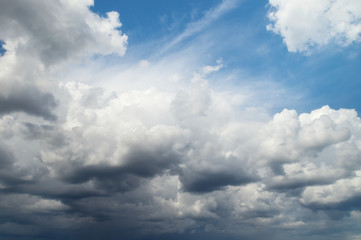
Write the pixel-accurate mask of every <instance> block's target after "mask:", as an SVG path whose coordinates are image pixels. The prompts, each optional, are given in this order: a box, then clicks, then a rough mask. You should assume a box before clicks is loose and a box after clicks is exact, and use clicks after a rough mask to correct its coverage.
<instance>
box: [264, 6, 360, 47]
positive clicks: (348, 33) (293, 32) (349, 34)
mask: <svg viewBox="0 0 361 240" xmlns="http://www.w3.org/2000/svg"><path fill="white" fill-rule="evenodd" d="M269 4H270V6H271V7H272V8H271V10H270V12H269V15H268V17H269V19H270V21H271V24H269V25H268V26H267V29H268V30H271V31H274V32H275V33H277V34H279V35H281V36H282V37H283V41H284V42H285V44H286V45H287V48H288V50H289V51H291V52H308V51H310V50H311V49H313V48H314V47H319V46H323V45H326V44H328V43H330V42H335V43H337V44H340V45H342V46H347V45H349V44H351V43H353V42H359V41H360V40H361V23H360V20H361V3H360V1H358V0H320V1H312V0H307V1H297V0H270V1H269Z"/></svg>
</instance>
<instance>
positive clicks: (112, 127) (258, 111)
mask: <svg viewBox="0 0 361 240" xmlns="http://www.w3.org/2000/svg"><path fill="white" fill-rule="evenodd" d="M230 3H232V1H225V2H224V4H226V6H228V7H230V6H231V5H228V4H230ZM2 4H3V5H4V7H5V8H7V11H5V10H3V8H0V9H1V10H0V11H4V14H0V20H1V21H2V23H1V24H3V25H2V26H7V25H8V24H10V23H11V24H14V28H7V27H5V28H4V29H5V30H4V31H3V32H2V33H1V34H2V35H1V38H3V39H4V42H5V49H6V50H7V51H6V52H5V53H4V55H3V56H1V57H0V61H1V62H0V63H1V66H3V67H4V69H5V70H4V71H2V72H1V73H0V74H2V75H1V84H2V86H4V87H3V88H0V89H1V90H0V111H1V118H0V192H1V194H0V208H1V209H2V211H1V212H0V235H3V236H6V237H9V239H11V238H13V239H14V238H19V237H23V236H26V238H27V239H38V238H46V239H57V238H59V236H61V237H63V238H74V236H75V238H79V239H81V238H84V239H99V238H102V237H103V238H104V237H105V238H108V239H119V238H120V237H124V238H127V239H131V238H140V239H141V238H142V237H143V238H145V237H144V236H147V237H148V236H154V238H157V239H158V237H160V238H161V237H162V236H163V237H167V236H170V235H167V234H175V233H176V234H185V235H187V234H188V233H189V234H191V233H202V234H205V233H207V232H211V233H212V234H213V233H220V234H236V235H237V236H238V237H244V238H250V239H252V238H253V239H254V238H257V239H260V238H264V236H268V235H269V233H270V232H272V233H273V234H274V235H275V237H274V238H275V239H282V237H280V238H278V237H279V236H280V235H277V234H278V233H280V232H282V231H284V230H285V229H286V230H287V231H288V232H291V234H289V236H292V237H294V236H295V235H297V236H299V237H296V238H295V239H304V237H305V235H307V236H310V235H313V234H314V233H315V232H316V231H318V232H319V231H321V230H322V229H326V228H327V227H328V228H329V227H335V228H337V227H339V226H340V222H339V218H340V217H341V218H343V224H349V225H348V226H352V225H354V223H355V222H357V223H358V222H360V221H361V217H360V214H359V211H360V204H359V203H358V202H359V201H358V200H359V197H360V192H361V190H360V187H359V186H360V170H361V163H360V160H359V159H360V157H361V119H360V118H359V117H358V116H357V112H356V111H355V110H350V109H338V110H335V109H332V108H330V107H329V106H324V107H322V108H319V109H316V110H314V111H312V112H310V113H301V114H299V113H297V112H296V111H295V110H289V109H284V110H282V111H281V112H279V113H275V114H267V113H265V111H262V108H261V107H259V106H257V105H251V104H250V103H249V102H251V101H252V97H254V96H250V94H249V93H248V92H245V91H242V89H239V88H234V89H222V88H219V87H214V85H213V84H212V81H210V78H211V77H212V74H215V73H216V74H222V67H223V64H222V61H220V60H218V61H215V62H216V63H215V64H214V65H206V64H205V65H203V64H198V65H197V66H193V65H194V64H195V60H194V56H193V55H190V56H188V54H184V53H178V54H179V55H177V54H176V56H174V55H173V56H165V57H164V58H163V59H156V58H155V59H151V60H146V61H145V60H143V59H144V58H141V59H142V61H139V59H138V60H136V61H134V62H133V63H132V62H130V63H127V64H125V67H124V65H121V64H118V63H117V65H116V66H115V67H114V66H110V67H111V68H112V69H111V70H107V69H106V70H104V71H103V72H101V73H100V74H99V73H98V74H99V75H97V74H95V72H99V67H98V68H95V70H94V69H93V68H92V66H94V65H97V64H99V65H101V64H102V63H101V62H99V60H97V59H96V60H92V61H90V62H85V63H82V64H81V67H83V68H84V69H85V70H86V71H87V74H85V76H84V75H82V74H81V73H79V72H77V70H76V69H75V70H74V69H72V68H68V69H67V71H69V72H70V73H69V75H66V74H65V73H63V71H64V69H66V67H67V64H72V63H74V61H75V62H76V61H79V58H81V57H87V56H88V57H89V56H91V55H92V54H112V53H116V54H119V55H122V54H124V52H125V45H126V36H125V35H123V34H121V32H120V31H119V30H117V28H118V27H119V26H120V23H119V21H118V16H117V14H116V13H114V12H113V13H110V14H108V15H107V17H105V18H102V17H100V16H98V15H96V14H95V13H93V12H91V11H90V10H89V6H91V5H92V4H93V2H92V1H88V0H84V1H75V2H74V1H52V2H49V1H28V2H26V3H20V1H12V2H9V3H7V4H5V3H2ZM224 4H222V5H220V9H218V10H217V9H215V10H213V11H211V12H209V13H208V14H206V20H207V19H208V20H209V18H210V15H209V14H211V15H213V14H215V13H217V14H216V15H215V16H214V17H217V16H218V14H221V13H222V12H223V11H224V7H225V5H224ZM40 5H41V6H42V8H41V9H46V10H47V11H45V13H44V14H43V15H41V14H36V13H37V9H38V8H40ZM228 7H227V9H228ZM54 9H57V10H59V11H55V10H54ZM222 9H223V10H222ZM20 10H21V12H23V15H21V16H18V15H17V14H10V13H14V12H17V11H20ZM5 12H6V13H5ZM218 12H219V13H218ZM15 16H18V17H15ZM25 16H28V17H31V18H34V21H35V23H36V24H34V25H31V24H30V22H31V21H25V19H24V18H25ZM214 17H211V20H212V19H213V18H214ZM10 19H11V20H10ZM208 20H207V22H208ZM209 21H210V20H209ZM69 22H73V23H74V24H68V23H69ZM200 22H202V21H200ZM63 23H66V24H63ZM29 24H30V25H31V26H30V25H29ZM28 25H29V26H28ZM73 28H74V29H73ZM38 31H40V32H39V34H35V33H37V32H38ZM72 31H76V35H75V36H73V37H71V35H69V34H68V33H69V32H72ZM56 32H60V33H62V34H60V35H59V36H58V35H56ZM53 34H55V36H58V37H59V38H60V39H58V38H57V37H55V36H54V35H53ZM81 42H82V44H81ZM32 46H35V47H32ZM58 51H60V52H61V54H60V55H58V54H56V53H57V52H58ZM185 55H186V56H185ZM197 60H198V59H197ZM92 64H93V65H92ZM29 66H31V67H29ZM73 66H74V65H73ZM77 66H78V65H77ZM101 67H103V66H102V65H101ZM19 69H23V70H24V71H18V70H19ZM72 71H74V72H75V73H74V72H72ZM108 71H109V72H110V73H109V72H108ZM93 73H94V74H93ZM72 74H73V75H72ZM77 74H78V75H77ZM102 74H104V75H102ZM89 75H91V76H92V77H93V78H95V80H102V81H96V83H94V82H92V81H91V80H94V79H88V77H89ZM110 75H112V77H109V76H110ZM74 76H77V77H74ZM56 80H60V82H59V83H57V82H55V81H56ZM56 106H58V108H55V107H56ZM18 112H21V113H24V114H19V113H18ZM49 120H53V121H49ZM55 120H56V121H55ZM340 189H342V190H340ZM329 216H330V217H329ZM335 216H339V218H337V217H335ZM15 229H17V230H16V231H15ZM259 229H262V230H259ZM320 229H321V230H320ZM119 232H121V233H119ZM283 233H284V232H283ZM59 234H60V235H59ZM183 236H184V235H183ZM190 236H191V237H193V238H194V237H195V235H190ZM289 236H287V237H288V239H289V238H290V237H289ZM318 237H319V236H317V235H316V236H315V237H314V238H313V239H318ZM351 237H352V236H351ZM283 238H286V237H285V236H283ZM311 239H312V238H311Z"/></svg>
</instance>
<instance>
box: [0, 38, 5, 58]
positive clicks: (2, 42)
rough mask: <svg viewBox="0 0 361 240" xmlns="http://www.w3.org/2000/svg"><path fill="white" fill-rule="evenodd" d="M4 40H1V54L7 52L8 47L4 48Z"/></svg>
mask: <svg viewBox="0 0 361 240" xmlns="http://www.w3.org/2000/svg"><path fill="white" fill-rule="evenodd" d="M4 44H5V42H4V41H1V40H0V56H2V55H4V53H5V52H6V49H5V48H4Z"/></svg>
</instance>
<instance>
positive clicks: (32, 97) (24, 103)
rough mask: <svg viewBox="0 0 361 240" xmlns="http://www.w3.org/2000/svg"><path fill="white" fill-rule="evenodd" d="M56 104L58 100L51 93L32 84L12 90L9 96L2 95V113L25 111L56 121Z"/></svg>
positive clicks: (0, 98)
mask: <svg viewBox="0 0 361 240" xmlns="http://www.w3.org/2000/svg"><path fill="white" fill-rule="evenodd" d="M56 106H57V101H56V100H55V97H54V96H53V95H52V94H51V93H42V92H40V91H39V90H38V89H37V88H34V87H31V86H29V87H27V88H23V89H18V90H16V91H15V92H11V93H10V94H9V95H8V96H1V95H0V114H8V113H12V112H25V113H27V114H30V115H33V116H38V117H42V118H44V119H46V120H50V121H55V120H56V119H57V117H56V116H55V115H54V114H53V110H54V108H55V107H56Z"/></svg>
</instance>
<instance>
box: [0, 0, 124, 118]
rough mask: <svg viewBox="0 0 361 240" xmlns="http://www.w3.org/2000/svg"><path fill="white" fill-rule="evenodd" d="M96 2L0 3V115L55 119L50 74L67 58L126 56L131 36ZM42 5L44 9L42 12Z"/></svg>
mask: <svg viewBox="0 0 361 240" xmlns="http://www.w3.org/2000/svg"><path fill="white" fill-rule="evenodd" d="M92 4H93V3H92V1H82V2H78V3H76V4H72V3H71V2H70V1H53V2H49V1H27V2H23V1H11V2H1V3H0V9H1V10H0V15H1V16H0V28H1V29H2V31H1V32H0V40H1V41H2V44H1V45H2V46H1V47H2V49H4V53H3V54H2V56H1V57H0V64H1V66H2V72H1V74H0V87H1V91H0V113H1V114H3V113H10V112H24V113H27V114H30V115H34V116H39V117H43V118H44V119H47V120H56V116H55V115H54V113H53V112H52V111H53V109H54V108H55V107H56V106H57V101H56V99H55V97H54V95H53V94H52V93H51V92H50V91H51V90H53V88H54V87H55V86H53V85H54V83H53V82H52V81H51V80H52V78H53V77H52V75H51V72H52V71H53V70H54V68H56V67H57V66H59V64H64V63H66V62H67V61H75V60H76V59H77V58H81V57H84V56H92V55H93V54H112V53H114V54H118V55H124V54H125V51H126V44H127V36H126V35H124V34H122V33H121V32H120V31H119V30H118V28H119V27H120V26H121V23H120V22H119V20H118V13H116V12H109V13H107V16H106V17H104V18H103V17H100V16H98V15H96V14H94V13H93V12H92V11H90V10H89V7H90V6H91V5H92ZM39 9H42V12H41V14H39V12H38V11H39Z"/></svg>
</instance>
